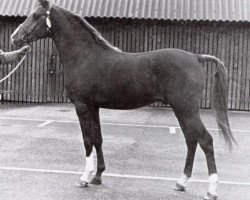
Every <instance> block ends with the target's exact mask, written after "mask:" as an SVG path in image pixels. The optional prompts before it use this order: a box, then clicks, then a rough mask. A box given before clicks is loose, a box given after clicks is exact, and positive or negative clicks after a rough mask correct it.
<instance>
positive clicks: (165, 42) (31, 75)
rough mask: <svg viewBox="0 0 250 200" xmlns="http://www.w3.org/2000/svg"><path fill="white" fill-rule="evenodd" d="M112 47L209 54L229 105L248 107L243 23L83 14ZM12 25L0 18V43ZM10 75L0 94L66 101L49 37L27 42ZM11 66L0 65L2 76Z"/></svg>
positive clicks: (247, 35) (209, 67) (248, 53)
mask: <svg viewBox="0 0 250 200" xmlns="http://www.w3.org/2000/svg"><path fill="white" fill-rule="evenodd" d="M88 20H89V21H90V23H91V24H93V25H94V26H95V27H96V28H97V29H98V30H99V31H100V32H101V33H102V35H103V37H104V38H106V39H107V40H108V41H110V42H111V44H113V45H114V46H117V47H119V48H120V49H122V50H123V51H127V52H143V51H150V50H155V49H161V48H169V47H170V48H180V49H184V50H187V51H191V52H193V53H205V54H210V55H215V56H217V57H219V58H220V59H222V60H223V61H224V63H225V66H226V67H227V68H228V73H229V104H228V107H229V108H230V109H236V110H250V100H249V99H250V93H249V90H250V60H249V59H250V26H249V24H243V23H212V22H211V23H201V22H184V21H181V22H173V21H172V22H171V21H157V20H118V19H117V20H115V19H94V18H90V19H88ZM15 27H16V24H13V23H11V22H10V21H5V22H2V25H1V26H0V48H1V49H3V50H5V51H7V50H8V51H9V50H13V49H11V48H12V47H11V45H10V41H9V37H10V34H11V32H12V31H13V30H14V28H15ZM25 62H26V63H25V64H24V66H22V67H21V68H20V70H19V71H18V72H17V73H16V74H15V75H14V76H13V77H12V79H11V80H9V81H7V82H5V83H4V84H2V85H0V89H1V90H2V91H3V99H4V100H10V101H27V102H47V101H51V102H68V100H67V98H66V94H65V91H64V88H63V67H62V65H60V63H59V58H58V55H57V53H56V50H55V48H54V46H53V44H52V42H51V40H48V39H46V40H41V41H38V42H36V43H34V44H33V52H32V54H31V55H29V57H28V59H27V60H26V61H25ZM215 68H216V66H215V65H214V64H211V63H205V64H204V69H205V71H206V75H207V79H206V81H205V89H204V92H203V100H202V102H201V107H202V108H210V107H211V102H210V100H211V89H212V88H211V85H212V77H213V73H214V71H215ZM10 69H11V66H1V71H0V77H3V76H4V75H6V74H7V72H9V71H10Z"/></svg>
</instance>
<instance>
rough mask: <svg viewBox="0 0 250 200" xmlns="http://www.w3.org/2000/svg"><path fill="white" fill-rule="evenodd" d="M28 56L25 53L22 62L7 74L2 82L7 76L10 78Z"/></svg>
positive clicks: (0, 81)
mask: <svg viewBox="0 0 250 200" xmlns="http://www.w3.org/2000/svg"><path fill="white" fill-rule="evenodd" d="M26 57H27V56H26V55H25V56H24V57H23V58H22V59H21V60H20V62H19V63H18V65H17V66H16V67H15V68H14V69H13V70H12V71H11V72H10V73H9V74H8V75H7V76H5V77H4V78H3V79H1V80H0V83H2V82H3V81H5V80H6V79H7V78H9V77H10V76H11V75H12V74H13V73H14V72H15V71H16V70H17V69H18V68H19V67H20V65H21V64H22V63H23V61H24V59H25V58H26Z"/></svg>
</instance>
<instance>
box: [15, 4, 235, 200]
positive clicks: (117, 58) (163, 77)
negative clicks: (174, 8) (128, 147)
mask: <svg viewBox="0 0 250 200" xmlns="http://www.w3.org/2000/svg"><path fill="white" fill-rule="evenodd" d="M39 3H40V4H39V7H38V8H37V9H36V10H35V11H34V12H33V13H32V14H31V15H30V16H29V17H28V18H27V19H26V21H25V22H24V23H23V24H21V25H20V26H19V27H18V28H17V29H16V30H15V32H14V33H13V34H12V37H11V39H12V43H13V44H16V45H19V46H22V45H24V44H26V43H28V42H32V41H36V40H38V39H41V38H45V37H51V38H52V39H53V41H54V43H55V45H56V48H57V50H58V53H59V56H60V60H61V62H62V64H63V65H64V70H65V71H64V75H65V88H66V91H67V94H68V97H69V98H70V100H71V101H72V103H73V104H74V105H75V108H76V113H77V116H78V118H79V122H80V125H81V129H82V135H83V140H84V145H85V149H86V166H85V172H84V174H83V175H82V176H81V178H80V182H79V184H80V185H81V186H86V185H87V183H88V182H89V176H90V174H91V173H92V172H93V170H94V161H93V147H95V149H96V154H97V172H96V174H95V176H94V178H93V179H92V181H91V183H92V184H100V183H101V182H102V178H101V176H102V173H103V171H104V170H105V164H104V157H103V152H102V142H103V140H102V135H101V127H100V119H99V109H100V108H109V109H134V108H139V107H142V106H146V105H148V104H150V103H153V102H155V101H163V102H168V103H169V104H170V105H171V107H172V108H173V110H174V112H175V115H176V117H177V118H178V121H179V123H180V126H181V128H182V131H183V133H184V136H185V139H186V144H187V157H186V164H185V168H184V174H183V175H182V176H181V178H180V179H179V180H178V181H177V183H176V186H175V189H176V190H179V191H183V190H185V184H186V182H187V180H188V178H190V177H191V174H192V169H193V162H194V156H195V151H196V147H197V144H199V145H200V146H201V148H202V150H203V151H204V153H205V156H206V160H207V166H208V172H209V188H208V193H207V194H206V196H205V198H206V199H216V198H217V195H216V187H217V182H218V176H217V169H216V164H215V157H214V148H213V138H212V137H211V135H210V134H209V133H208V131H207V129H206V128H205V127H204V125H203V123H202V121H201V118H200V114H199V110H200V108H199V105H200V101H201V94H202V90H203V82H204V80H205V75H204V69H203V68H202V66H201V64H200V63H201V62H205V61H210V62H216V63H218V65H217V72H216V73H215V81H214V90H213V107H214V109H215V111H216V116H217V121H218V125H219V127H220V128H221V130H222V131H221V133H222V135H223V136H224V139H225V141H226V143H227V144H228V146H229V147H230V148H231V146H232V143H233V141H234V138H233V135H232V133H231V130H230V127H229V122H228V116H227V72H226V69H225V67H224V65H223V63H222V62H221V61H220V60H219V59H217V58H216V57H214V56H209V55H196V54H192V53H189V52H186V51H182V50H178V49H162V50H157V51H151V52H147V53H126V52H122V51H119V50H117V49H116V48H114V47H112V46H111V45H110V44H109V43H108V42H107V41H106V40H104V39H103V38H102V37H101V36H100V34H99V33H98V32H97V31H96V30H95V29H94V28H93V27H92V26H91V25H90V24H89V23H88V22H87V21H86V20H84V19H83V18H82V17H80V16H78V15H74V14H73V13H71V12H69V11H67V10H65V9H63V8H60V7H58V6H56V5H54V4H53V5H51V3H50V2H49V1H48V0H39Z"/></svg>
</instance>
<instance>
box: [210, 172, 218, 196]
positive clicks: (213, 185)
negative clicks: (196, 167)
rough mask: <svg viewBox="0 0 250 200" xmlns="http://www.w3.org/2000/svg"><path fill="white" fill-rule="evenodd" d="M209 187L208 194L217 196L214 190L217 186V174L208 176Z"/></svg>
mask: <svg viewBox="0 0 250 200" xmlns="http://www.w3.org/2000/svg"><path fill="white" fill-rule="evenodd" d="M208 180H209V187H208V192H209V193H210V194H212V195H217V193H216V189H217V185H218V175H217V174H211V175H210V176H209V179H208Z"/></svg>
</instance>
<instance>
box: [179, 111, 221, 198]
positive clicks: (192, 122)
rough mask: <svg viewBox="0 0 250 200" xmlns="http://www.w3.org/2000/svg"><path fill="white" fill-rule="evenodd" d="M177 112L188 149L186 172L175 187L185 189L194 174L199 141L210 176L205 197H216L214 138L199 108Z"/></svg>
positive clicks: (216, 177) (180, 189)
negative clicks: (202, 118)
mask: <svg viewBox="0 0 250 200" xmlns="http://www.w3.org/2000/svg"><path fill="white" fill-rule="evenodd" d="M175 114H176V116H177V118H178V120H179V123H180V126H181V128H182V131H183V133H184V136H185V140H186V144H187V149H188V151H187V157H186V164H185V168H184V174H183V175H182V177H181V178H180V179H179V180H178V181H177V183H176V187H175V189H176V190H179V191H184V190H185V186H186V182H187V180H188V178H190V177H191V174H192V169H193V163H194V157H195V151H196V147H197V143H199V144H200V146H201V148H202V150H203V151H204V153H205V156H206V160H207V166H208V172H209V176H210V177H209V189H208V194H207V195H206V196H205V199H216V198H217V195H216V186H217V182H218V176H217V170H216V164H215V158H214V149H213V138H212V137H211V135H210V134H209V133H208V131H207V130H206V128H205V126H204V125H203V123H202V121H201V119H200V116H199V110H198V109H197V110H196V111H194V110H192V111H191V110H189V112H185V111H183V110H182V111H177V110H175Z"/></svg>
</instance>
